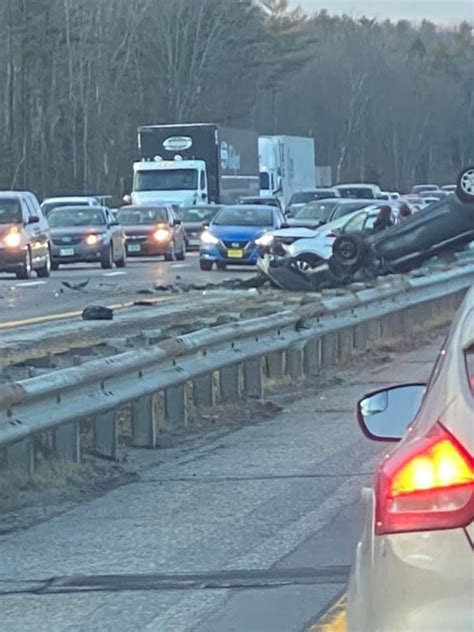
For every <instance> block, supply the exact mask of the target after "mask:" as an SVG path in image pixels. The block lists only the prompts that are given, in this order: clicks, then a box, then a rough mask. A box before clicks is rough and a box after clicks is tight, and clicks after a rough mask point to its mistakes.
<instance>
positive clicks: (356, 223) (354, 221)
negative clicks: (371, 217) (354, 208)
mask: <svg viewBox="0 0 474 632" xmlns="http://www.w3.org/2000/svg"><path fill="white" fill-rule="evenodd" d="M366 219H367V213H358V214H357V215H356V216H355V217H351V219H350V220H349V221H348V222H347V224H346V225H345V226H344V231H346V232H348V233H350V232H353V231H356V230H363V229H364V224H365V221H366Z"/></svg>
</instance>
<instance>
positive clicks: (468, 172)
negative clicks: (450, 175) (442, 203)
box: [456, 166, 474, 204]
mask: <svg viewBox="0 0 474 632" xmlns="http://www.w3.org/2000/svg"><path fill="white" fill-rule="evenodd" d="M456 195H457V197H458V199H459V200H461V202H466V203H467V204H472V203H474V166H470V167H466V168H465V169H463V170H462V171H461V173H460V174H459V176H458V180H457V183H456Z"/></svg>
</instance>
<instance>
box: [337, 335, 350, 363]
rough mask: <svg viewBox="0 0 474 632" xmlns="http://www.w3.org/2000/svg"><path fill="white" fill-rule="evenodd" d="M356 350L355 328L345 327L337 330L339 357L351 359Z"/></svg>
mask: <svg viewBox="0 0 474 632" xmlns="http://www.w3.org/2000/svg"><path fill="white" fill-rule="evenodd" d="M353 351H354V328H353V327H344V329H340V330H339V331H338V332H337V353H338V355H337V357H338V359H339V360H341V361H343V362H344V361H346V360H349V359H350V358H351V357H352V354H353Z"/></svg>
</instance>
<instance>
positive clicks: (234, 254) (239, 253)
mask: <svg viewBox="0 0 474 632" xmlns="http://www.w3.org/2000/svg"><path fill="white" fill-rule="evenodd" d="M227 256H228V257H229V259H242V257H243V256H244V251H243V250H228V251H227Z"/></svg>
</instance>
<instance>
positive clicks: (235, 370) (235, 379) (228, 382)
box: [220, 364, 241, 402]
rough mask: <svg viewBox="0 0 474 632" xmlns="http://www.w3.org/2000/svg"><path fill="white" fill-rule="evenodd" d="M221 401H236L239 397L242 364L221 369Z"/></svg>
mask: <svg viewBox="0 0 474 632" xmlns="http://www.w3.org/2000/svg"><path fill="white" fill-rule="evenodd" d="M220 387H221V401H222V402H235V401H237V400H238V399H239V397H240V394H241V390H240V366H239V365H238V364H232V365H231V366H226V367H224V368H222V369H221V370H220Z"/></svg>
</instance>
